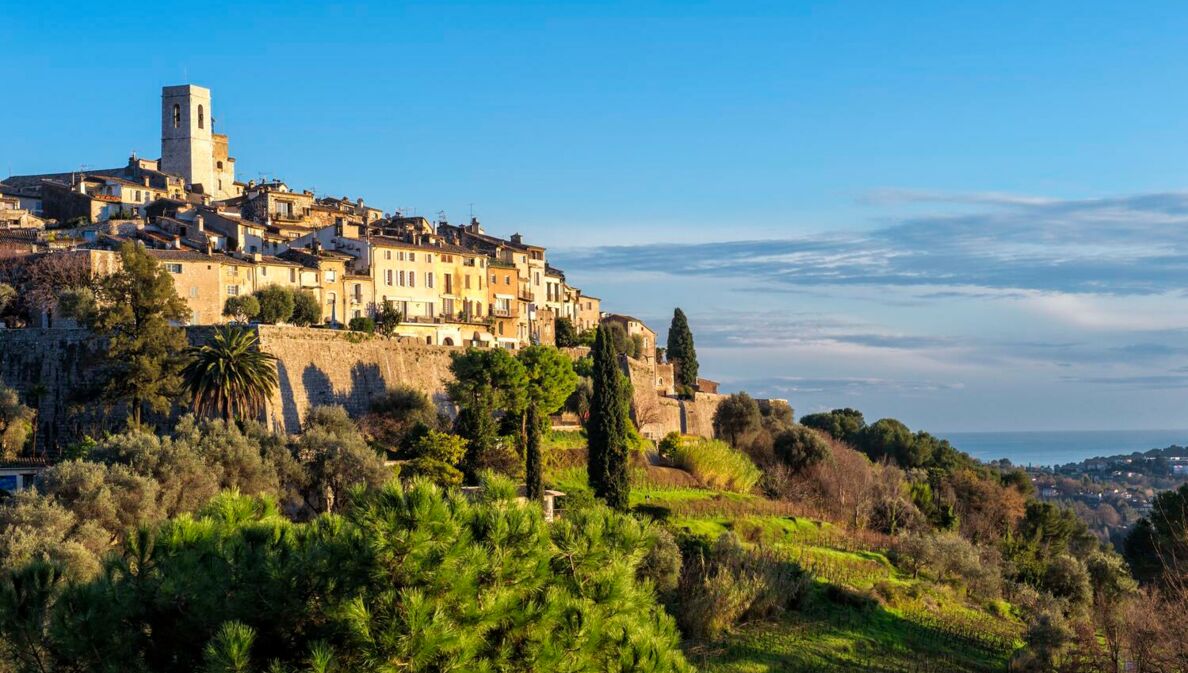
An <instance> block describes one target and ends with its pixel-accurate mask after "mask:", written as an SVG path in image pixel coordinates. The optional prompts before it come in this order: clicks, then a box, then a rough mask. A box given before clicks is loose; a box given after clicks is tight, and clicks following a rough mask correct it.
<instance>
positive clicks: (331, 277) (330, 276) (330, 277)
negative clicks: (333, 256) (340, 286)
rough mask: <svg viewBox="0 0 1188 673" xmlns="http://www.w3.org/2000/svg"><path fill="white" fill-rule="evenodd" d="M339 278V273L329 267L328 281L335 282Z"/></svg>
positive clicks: (327, 272)
mask: <svg viewBox="0 0 1188 673" xmlns="http://www.w3.org/2000/svg"><path fill="white" fill-rule="evenodd" d="M337 279H338V274H337V273H335V272H334V270H332V269H329V270H327V271H326V282H327V283H333V282H334V281H335V280H337Z"/></svg>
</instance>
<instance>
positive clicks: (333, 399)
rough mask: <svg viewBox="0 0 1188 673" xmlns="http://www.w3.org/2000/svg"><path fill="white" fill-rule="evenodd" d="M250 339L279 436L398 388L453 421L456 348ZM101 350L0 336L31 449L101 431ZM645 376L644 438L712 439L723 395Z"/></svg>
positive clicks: (639, 385)
mask: <svg viewBox="0 0 1188 673" xmlns="http://www.w3.org/2000/svg"><path fill="white" fill-rule="evenodd" d="M256 330H257V332H258V334H259V336H260V347H261V348H262V349H263V350H265V351H267V352H269V353H271V354H273V355H275V356H276V357H277V373H278V375H279V379H280V385H279V386H278V388H277V391H276V393H275V394H274V395H273V398H272V400H271V403H270V409H269V414H268V421H269V423H270V424H271V425H272V426H273V427H274V428H276V429H279V430H283V431H286V432H297V431H299V430H300V428H301V423H302V420H303V419H304V417H305V414H306V412H307V411H308V410H309V408H310V407H311V406H313V405H318V404H340V405H342V406H344V407H346V409H347V411H348V412H350V413H351V414H352V415H355V416H358V415H361V414H363V413H366V412H367V410H368V408H369V407H370V405H371V402H372V400H374V399H375V398H376V397H379V396H381V395H383V394H384V392H385V391H386V390H388V389H390V388H392V387H394V386H397V385H407V386H411V387H414V388H417V389H419V390H421V391H423V392H425V393H426V394H428V395H429V396H430V398H431V399H432V400H433V401H434V403H435V404H437V405H438V407H439V408H441V409H442V410H443V411H446V412H447V413H453V409H452V406H451V405H450V402H449V399H448V398H447V396H446V384H447V382H448V381H449V380H450V378H451V375H450V370H449V366H450V354H451V353H452V352H455V351H458V350H461V349H460V348H456V347H448V346H428V345H423V344H418V343H411V342H408V341H399V340H392V339H386V338H384V337H380V336H371V337H367V336H364V335H360V334H356V333H351V332H340V331H331V330H325V329H309V328H300V327H288V326H286V327H276V326H269V325H262V326H259V327H257V328H256ZM210 332H211V328H209V327H205V328H204V327H195V328H191V329H190V330H189V331H188V336H189V339H190V341H191V343H201V342H204V341H205V340H206V339H207V338H208V337H209V334H210ZM103 348H104V344H103V342H102V340H99V339H95V338H93V337H92V336H91V335H90V333H89V332H87V331H86V330H81V329H20V330H0V378H2V379H3V381H4V383H5V384H7V385H9V386H12V387H13V388H15V389H16V390H17V391H18V392H19V393H20V396H21V401H22V402H24V403H25V404H28V405H30V406H35V407H37V408H38V419H37V421H38V422H37V434H36V436H35V441H36V445H37V447H39V448H42V449H45V448H51V447H59V448H60V447H62V446H64V445H66V444H69V443H70V442H73V441H76V440H77V439H78V438H80V437H81V436H82V435H84V434H88V433H89V434H95V433H97V432H100V431H101V428H102V424H101V422H100V420H101V419H102V416H103V410H102V409H100V408H99V407H98V406H97V403H96V401H95V400H97V399H98V390H99V388H100V387H101V386H102V385H103V383H104V381H102V380H101V379H102V374H101V372H100V371H99V369H98V368H97V367H96V364H97V363H99V362H101V361H102V357H101V354H102V352H103ZM583 352H584V351H583ZM573 354H574V355H580V354H582V353H576V352H575V353H573ZM649 369H650V368H649V367H647V365H645V364H644V363H640V362H636V361H631V364H630V365H629V370H630V373H631V379H632V383H633V385H634V387H635V399H634V405H633V407H634V411H635V413H636V414H637V420H638V421H640V422H642V424H643V428H642V430H643V434H644V435H645V436H647V437H651V438H653V439H659V438H661V437H663V436H664V435H665V434H667V433H669V432H672V431H678V432H684V433H688V434H698V435H703V436H706V437H710V436H713V414H714V410H715V409H716V408H717V405H718V402H719V401H720V399H721V398H723V397H724V396H722V395H701V394H699V395H698V396H697V399H695V400H691V401H685V400H676V399H673V398H670V397H663V396H660V395H657V394H656V392H655V382H654V381H653V380H652V377H651V374H650V373H649Z"/></svg>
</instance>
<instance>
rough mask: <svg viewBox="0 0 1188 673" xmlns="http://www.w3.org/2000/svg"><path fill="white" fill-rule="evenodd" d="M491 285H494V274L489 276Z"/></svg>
mask: <svg viewBox="0 0 1188 673" xmlns="http://www.w3.org/2000/svg"><path fill="white" fill-rule="evenodd" d="M491 284H492V285H494V284H495V274H491Z"/></svg>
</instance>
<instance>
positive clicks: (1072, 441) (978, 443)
mask: <svg viewBox="0 0 1188 673" xmlns="http://www.w3.org/2000/svg"><path fill="white" fill-rule="evenodd" d="M937 436H939V437H944V438H945V439H948V440H949V441H950V442H951V443H952V444H953V446H955V447H957V449H959V450H961V451H964V452H965V453H968V454H969V455H971V456H973V457H974V458H977V459H978V460H981V461H992V460H999V459H1002V458H1006V459H1008V460H1010V461H1011V462H1012V463H1014V464H1015V465H1020V466H1024V467H1026V466H1028V465H1031V466H1037V467H1038V466H1041V465H1047V466H1051V465H1064V464H1067V463H1077V462H1080V461H1082V460H1086V459H1089V458H1098V457H1103V456H1114V455H1119V454H1129V453H1133V452H1135V451H1139V452H1142V451H1149V450H1151V449H1162V448H1166V447H1168V446H1172V445H1179V446H1188V430H1068V431H1061V430H1050V431H1020V432H1012V431H1002V432H940V433H937Z"/></svg>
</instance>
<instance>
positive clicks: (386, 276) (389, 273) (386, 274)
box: [384, 269, 392, 285]
mask: <svg viewBox="0 0 1188 673" xmlns="http://www.w3.org/2000/svg"><path fill="white" fill-rule="evenodd" d="M384 282H385V283H387V284H388V285H391V284H392V270H391V269H388V270H387V271H385V272H384Z"/></svg>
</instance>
